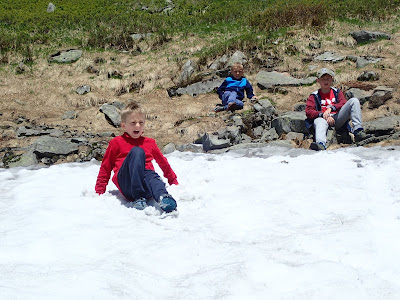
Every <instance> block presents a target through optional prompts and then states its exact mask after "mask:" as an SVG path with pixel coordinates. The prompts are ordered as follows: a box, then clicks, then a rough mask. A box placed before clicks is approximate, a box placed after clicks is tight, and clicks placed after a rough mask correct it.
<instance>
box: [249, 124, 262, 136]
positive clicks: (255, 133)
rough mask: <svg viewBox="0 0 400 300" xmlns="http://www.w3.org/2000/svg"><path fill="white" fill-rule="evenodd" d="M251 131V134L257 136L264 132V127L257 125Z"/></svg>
mask: <svg viewBox="0 0 400 300" xmlns="http://www.w3.org/2000/svg"><path fill="white" fill-rule="evenodd" d="M252 131H253V135H254V136H255V137H257V138H258V137H260V136H262V134H263V132H264V128H263V127H262V126H258V127H255V128H253V130H252Z"/></svg>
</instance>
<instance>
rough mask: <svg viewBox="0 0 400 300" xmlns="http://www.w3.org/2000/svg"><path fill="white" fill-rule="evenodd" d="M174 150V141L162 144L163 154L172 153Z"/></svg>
mask: <svg viewBox="0 0 400 300" xmlns="http://www.w3.org/2000/svg"><path fill="white" fill-rule="evenodd" d="M175 150H176V147H175V144H174V143H168V144H167V145H165V146H164V148H163V153H164V154H169V153H172V152H174V151H175Z"/></svg>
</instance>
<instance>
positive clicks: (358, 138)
mask: <svg viewBox="0 0 400 300" xmlns="http://www.w3.org/2000/svg"><path fill="white" fill-rule="evenodd" d="M370 137H372V135H371V134H367V133H365V132H364V130H358V131H356V132H355V133H354V141H355V142H356V143H359V142H361V141H363V140H366V139H369V138H370Z"/></svg>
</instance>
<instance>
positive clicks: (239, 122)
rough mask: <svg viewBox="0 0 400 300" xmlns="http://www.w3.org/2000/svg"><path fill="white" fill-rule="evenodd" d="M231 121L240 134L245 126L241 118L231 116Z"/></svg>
mask: <svg viewBox="0 0 400 300" xmlns="http://www.w3.org/2000/svg"><path fill="white" fill-rule="evenodd" d="M232 121H233V124H234V125H235V126H237V127H239V128H240V130H241V131H242V132H243V130H245V128H246V125H245V124H244V123H243V120H242V118H241V117H240V116H238V115H233V117H232Z"/></svg>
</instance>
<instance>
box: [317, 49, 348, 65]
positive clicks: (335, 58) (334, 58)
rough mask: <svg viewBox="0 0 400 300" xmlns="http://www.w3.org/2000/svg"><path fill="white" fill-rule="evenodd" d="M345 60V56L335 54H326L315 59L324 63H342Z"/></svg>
mask: <svg viewBox="0 0 400 300" xmlns="http://www.w3.org/2000/svg"><path fill="white" fill-rule="evenodd" d="M344 59H345V56H343V55H339V54H336V53H334V52H329V51H327V52H324V53H322V54H320V55H318V56H316V57H315V58H314V60H315V61H323V62H332V63H336V62H340V61H342V60H344Z"/></svg>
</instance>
